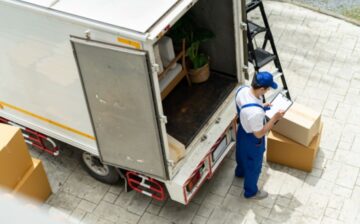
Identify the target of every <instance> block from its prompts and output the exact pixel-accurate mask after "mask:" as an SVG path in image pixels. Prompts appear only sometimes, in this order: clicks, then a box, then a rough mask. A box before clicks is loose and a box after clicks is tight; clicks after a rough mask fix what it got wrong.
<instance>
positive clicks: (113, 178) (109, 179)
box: [80, 152, 121, 185]
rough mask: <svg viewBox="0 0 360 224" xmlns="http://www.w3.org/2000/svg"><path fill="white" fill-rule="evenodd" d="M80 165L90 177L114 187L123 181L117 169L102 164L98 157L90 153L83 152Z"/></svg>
mask: <svg viewBox="0 0 360 224" xmlns="http://www.w3.org/2000/svg"><path fill="white" fill-rule="evenodd" d="M80 163H81V165H82V167H83V168H84V169H85V170H86V172H87V173H88V174H90V176H92V177H93V178H95V179H96V180H98V181H100V182H103V183H106V184H111V185H114V184H118V183H119V181H120V179H121V177H120V175H119V173H118V171H117V169H116V168H115V167H113V166H109V165H104V164H102V163H101V161H100V159H99V158H98V157H96V156H93V155H91V154H90V153H88V152H82V154H81V155H80ZM90 163H92V165H91V164H90ZM97 169H98V170H97Z"/></svg>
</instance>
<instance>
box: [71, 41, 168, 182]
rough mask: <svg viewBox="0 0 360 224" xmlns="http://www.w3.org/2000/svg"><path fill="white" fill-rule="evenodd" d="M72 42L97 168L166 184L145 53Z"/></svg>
mask: <svg viewBox="0 0 360 224" xmlns="http://www.w3.org/2000/svg"><path fill="white" fill-rule="evenodd" d="M71 41H72V46H73V50H74V55H75V58H76V61H77V66H78V70H79V74H80V78H81V81H82V86H83V90H84V94H85V98H86V100H87V106H88V111H89V113H90V118H91V121H92V127H93V129H94V133H95V137H96V142H97V146H98V149H99V152H100V157H101V160H102V162H103V163H105V164H109V165H112V166H115V167H121V168H124V169H127V170H133V171H139V172H141V173H144V174H148V175H151V176H155V177H159V178H161V179H168V173H167V169H166V166H165V161H166V159H165V156H164V153H163V152H164V151H163V150H164V149H163V144H162V136H161V132H160V129H159V122H158V121H159V120H158V113H157V107H156V105H155V100H154V93H153V88H152V85H153V84H152V78H151V74H150V72H149V66H148V60H147V55H146V52H144V51H140V50H134V49H128V48H124V47H119V46H113V45H108V44H104V43H98V42H94V41H89V40H83V39H78V38H72V40H71ZM69 100H71V99H69Z"/></svg>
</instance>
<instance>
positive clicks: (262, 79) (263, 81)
mask: <svg viewBox="0 0 360 224" xmlns="http://www.w3.org/2000/svg"><path fill="white" fill-rule="evenodd" d="M256 84H257V85H259V86H265V87H271V88H273V89H277V88H278V85H277V84H276V82H274V79H273V75H272V74H271V73H270V72H259V73H257V74H256Z"/></svg>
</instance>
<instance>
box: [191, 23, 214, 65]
mask: <svg viewBox="0 0 360 224" xmlns="http://www.w3.org/2000/svg"><path fill="white" fill-rule="evenodd" d="M214 36H215V35H214V34H213V33H212V32H211V31H210V30H206V29H198V30H195V31H193V32H192V33H191V35H190V46H189V47H188V48H187V50H186V55H187V56H188V57H189V59H190V61H191V64H192V68H193V69H198V68H201V67H203V66H204V65H206V64H207V63H208V62H209V57H208V56H207V55H205V54H204V53H201V52H200V51H199V48H200V45H201V43H203V42H205V41H207V40H210V39H211V38H213V37H214Z"/></svg>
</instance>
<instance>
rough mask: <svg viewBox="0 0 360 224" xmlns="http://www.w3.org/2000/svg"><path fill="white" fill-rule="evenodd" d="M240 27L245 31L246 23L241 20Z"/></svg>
mask: <svg viewBox="0 0 360 224" xmlns="http://www.w3.org/2000/svg"><path fill="white" fill-rule="evenodd" d="M240 29H241V30H243V31H247V24H246V23H244V22H241V23H240Z"/></svg>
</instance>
